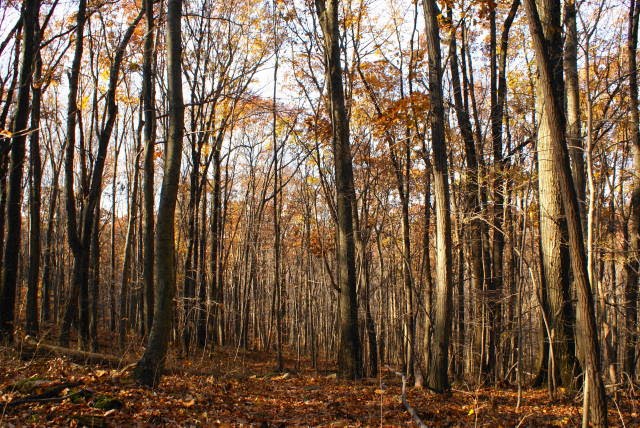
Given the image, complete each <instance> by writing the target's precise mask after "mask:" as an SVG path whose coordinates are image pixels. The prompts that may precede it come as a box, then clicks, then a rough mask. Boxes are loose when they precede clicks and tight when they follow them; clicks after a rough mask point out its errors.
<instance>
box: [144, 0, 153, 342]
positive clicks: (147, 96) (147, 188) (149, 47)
mask: <svg viewBox="0 0 640 428" xmlns="http://www.w3.org/2000/svg"><path fill="white" fill-rule="evenodd" d="M153 3H154V2H153V0H144V14H145V20H146V23H147V28H146V31H147V33H146V35H145V38H144V51H143V65H142V74H143V76H142V100H143V107H144V130H143V137H144V168H143V170H144V176H143V183H142V186H143V193H144V211H143V213H144V214H143V216H144V231H143V248H144V261H143V283H144V296H145V299H144V307H145V331H147V332H148V331H151V326H152V325H153V250H154V239H153V231H154V218H153V214H154V213H153V204H154V193H153V179H154V159H155V139H156V106H155V91H154V88H155V70H154V62H155V61H154V60H155V46H154V38H153V35H154V32H155V23H154V19H153Z"/></svg>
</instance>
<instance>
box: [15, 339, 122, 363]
mask: <svg viewBox="0 0 640 428" xmlns="http://www.w3.org/2000/svg"><path fill="white" fill-rule="evenodd" d="M18 351H19V352H20V358H22V359H30V358H34V357H36V356H65V357H67V358H69V359H70V360H71V361H74V362H76V363H80V364H97V365H102V366H108V367H111V368H120V367H122V366H124V365H126V363H127V361H125V360H124V359H123V358H122V357H118V356H115V355H108V354H97V353H95V352H86V351H80V350H77V349H71V348H64V347H62V346H55V345H49V344H46V343H42V342H36V341H34V340H32V339H25V340H23V341H22V342H21V343H20V345H19V348H18Z"/></svg>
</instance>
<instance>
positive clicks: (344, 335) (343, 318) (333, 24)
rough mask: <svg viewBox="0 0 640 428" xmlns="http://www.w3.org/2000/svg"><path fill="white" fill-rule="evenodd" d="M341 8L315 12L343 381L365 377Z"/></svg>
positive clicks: (329, 5)
mask: <svg viewBox="0 0 640 428" xmlns="http://www.w3.org/2000/svg"><path fill="white" fill-rule="evenodd" d="M338 8H339V0H316V11H317V14H318V17H319V19H320V24H321V27H322V32H323V34H324V53H325V67H326V73H327V78H328V80H329V82H328V85H329V97H330V107H331V108H330V111H331V123H332V125H333V150H334V163H335V165H334V167H335V180H336V208H337V222H338V225H337V226H338V284H339V289H340V293H339V303H338V305H339V322H340V346H339V349H338V372H339V374H340V376H341V377H343V378H347V379H358V378H360V377H362V365H361V354H362V351H361V347H360V337H359V335H358V301H357V295H356V269H355V242H354V237H353V210H352V208H353V204H354V203H355V189H354V183H353V166H352V164H351V147H350V143H349V119H348V117H347V111H346V107H345V96H344V88H343V84H342V65H341V59H340V34H339V31H340V24H339V22H338Z"/></svg>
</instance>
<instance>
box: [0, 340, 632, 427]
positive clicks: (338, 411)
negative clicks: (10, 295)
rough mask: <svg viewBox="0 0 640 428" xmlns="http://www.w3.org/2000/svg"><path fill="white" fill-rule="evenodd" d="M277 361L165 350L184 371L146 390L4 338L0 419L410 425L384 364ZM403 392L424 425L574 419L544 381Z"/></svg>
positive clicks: (622, 398) (624, 416)
mask: <svg viewBox="0 0 640 428" xmlns="http://www.w3.org/2000/svg"><path fill="white" fill-rule="evenodd" d="M132 357H133V356H132ZM285 362H286V367H287V368H289V371H285V372H283V373H276V372H275V371H274V367H275V360H274V358H273V355H267V354H264V353H257V352H242V351H236V350H232V349H218V350H216V351H215V352H214V353H213V354H212V355H207V356H203V357H192V359H191V360H188V361H187V360H180V359H177V358H172V360H171V362H170V365H171V366H172V367H174V368H179V369H180V370H182V371H184V372H185V373H184V374H173V375H167V376H165V377H163V380H162V383H161V385H160V387H159V388H157V389H155V390H152V389H148V388H143V387H140V386H137V385H135V384H134V383H133V382H132V381H131V377H130V367H129V368H127V367H126V366H125V367H124V368H123V369H112V368H106V367H100V366H95V365H80V364H76V363H74V362H71V361H69V360H68V359H66V358H64V357H51V356H49V357H33V358H29V359H26V360H25V359H21V358H20V357H19V354H18V352H17V351H16V350H15V349H13V348H0V427H12V426H158V425H163V426H212V425H213V426H219V425H223V426H238V425H253V426H263V427H267V426H318V425H324V426H410V425H412V419H411V416H410V415H409V413H408V412H407V410H406V409H405V407H404V406H403V405H402V403H401V401H400V394H401V381H400V379H399V377H398V376H397V375H395V374H394V373H393V372H392V371H390V370H385V371H384V372H383V373H382V375H381V377H380V378H377V379H366V380H362V381H357V382H349V381H342V380H340V379H336V377H335V375H333V374H332V373H331V372H330V371H329V370H326V371H321V372H319V371H316V370H313V369H311V368H310V367H309V362H308V361H299V362H297V361H296V360H295V359H286V360H285ZM297 363H298V364H297ZM123 366H124V364H123ZM296 367H298V368H297V369H296ZM328 368H330V367H328ZM189 373H191V374H189ZM25 380H26V381H25ZM636 393H637V392H636ZM632 394H634V393H633V392H630V391H620V392H619V393H618V394H616V395H617V399H616V400H615V402H614V400H613V398H612V397H610V400H609V421H610V424H611V425H613V426H627V427H633V426H636V427H637V426H640V400H639V399H638V398H639V396H638V395H635V396H633V397H630V395H632ZM407 398H408V402H409V403H410V404H411V406H413V407H414V408H415V409H416V411H417V412H418V414H419V416H420V417H421V418H422V420H423V422H424V423H425V424H427V426H430V427H431V426H433V427H458V426H460V427H462V426H465V427H466V426H488V427H496V428H497V427H515V426H519V427H541V426H579V425H580V423H581V412H580V409H581V406H580V405H581V403H580V401H579V398H578V399H576V396H575V395H564V396H562V397H558V398H556V399H554V400H551V399H550V398H549V396H548V394H547V392H546V390H544V389H542V390H540V389H538V390H532V389H526V390H524V391H523V394H522V400H521V405H520V408H519V409H516V402H517V392H516V391H515V390H514V389H494V388H482V389H471V388H468V387H464V386H461V385H456V386H455V387H454V388H453V390H452V391H451V393H449V394H446V395H433V394H430V393H428V392H426V391H424V390H418V389H414V388H408V390H407Z"/></svg>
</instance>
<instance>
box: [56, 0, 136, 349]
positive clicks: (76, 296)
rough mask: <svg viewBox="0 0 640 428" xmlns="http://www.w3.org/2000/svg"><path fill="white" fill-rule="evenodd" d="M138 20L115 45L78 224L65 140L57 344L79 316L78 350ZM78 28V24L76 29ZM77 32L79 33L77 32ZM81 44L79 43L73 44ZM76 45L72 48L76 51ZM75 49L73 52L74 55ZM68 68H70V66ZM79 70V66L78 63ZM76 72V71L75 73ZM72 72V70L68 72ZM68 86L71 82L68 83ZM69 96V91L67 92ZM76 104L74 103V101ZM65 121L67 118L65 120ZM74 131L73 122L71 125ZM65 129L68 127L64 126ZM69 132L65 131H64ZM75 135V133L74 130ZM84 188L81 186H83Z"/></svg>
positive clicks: (85, 338)
mask: <svg viewBox="0 0 640 428" xmlns="http://www.w3.org/2000/svg"><path fill="white" fill-rule="evenodd" d="M82 2H84V0H81V7H84V8H86V5H82ZM83 15H84V12H83V13H80V12H78V20H80V19H83V20H84V17H83ZM140 19H142V12H140V13H139V14H138V16H137V17H136V18H135V19H134V21H133V22H132V23H131V24H130V25H129V26H128V28H127V30H126V31H125V33H124V34H123V36H122V39H121V40H120V43H119V44H118V46H117V48H116V51H115V55H114V57H113V62H112V64H111V67H110V68H109V84H108V87H107V92H106V94H105V104H106V105H105V112H104V114H105V117H104V120H103V122H102V128H101V129H100V131H99V133H98V135H97V137H98V149H97V153H96V155H95V160H94V163H93V170H92V171H91V174H90V178H89V177H87V178H88V179H89V185H88V187H87V190H86V192H87V193H86V194H85V195H83V198H84V199H86V202H85V203H84V204H83V205H82V208H81V210H80V213H79V214H80V216H79V221H78V218H77V212H76V206H75V197H74V196H71V194H73V158H74V153H73V152H74V149H75V147H74V145H73V144H72V141H73V140H72V139H70V138H69V136H68V137H67V138H68V139H69V140H68V142H67V144H69V146H67V157H66V158H65V162H66V164H65V179H66V180H68V184H66V190H67V195H66V196H67V216H68V218H67V222H68V228H67V229H68V230H67V234H68V236H69V244H70V246H71V248H72V253H73V262H74V267H73V269H74V272H73V278H72V283H71V292H70V299H69V300H68V302H67V307H66V309H65V315H64V320H63V324H62V328H61V332H60V338H59V341H60V343H61V345H63V346H64V345H68V342H69V332H70V328H71V324H72V322H73V321H74V319H75V318H76V314H79V317H78V318H79V320H78V330H79V338H78V339H79V341H78V343H79V346H80V348H81V349H86V348H87V347H88V346H89V344H90V337H89V313H90V312H89V309H90V307H89V265H90V254H91V238H92V235H93V230H94V229H93V222H94V220H95V210H96V207H97V206H98V205H99V201H100V195H101V194H102V179H103V172H104V166H105V161H106V157H107V149H108V147H109V141H110V140H111V134H112V132H113V128H114V125H115V121H116V117H117V114H118V105H117V102H116V90H117V87H118V81H119V75H120V69H121V67H122V62H123V59H124V54H125V50H126V48H127V45H128V44H129V41H130V40H131V36H132V35H133V31H134V30H135V28H136V26H137V24H138V22H139V21H140ZM80 27H81V25H78V28H80ZM78 31H79V30H78ZM78 36H80V38H81V37H82V36H81V35H80V33H78ZM77 43H79V44H81V43H82V42H81V41H80V42H77ZM77 46H78V45H76V49H77ZM77 52H78V50H76V53H77ZM79 52H80V55H79V56H78V57H77V58H76V57H75V56H74V62H75V60H76V59H77V60H78V61H80V60H81V58H82V47H80V50H79ZM74 66H75V64H74V65H72V67H74ZM78 67H79V64H78ZM78 71H79V70H78ZM72 73H73V71H72ZM70 80H71V79H70ZM70 85H71V82H70ZM70 94H71V91H70ZM73 100H76V96H75V94H74V96H73ZM75 102H77V101H75ZM75 102H74V101H72V98H71V95H70V97H69V105H70V109H71V107H72V106H73V104H75ZM74 113H75V109H74V110H73V111H70V116H71V115H73V114H74ZM67 120H68V121H69V118H67ZM72 125H74V128H75V123H73V124H72ZM67 126H69V124H68V125H67ZM69 131H70V130H69V129H67V132H69ZM74 132H75V131H74ZM83 187H84V186H83Z"/></svg>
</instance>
